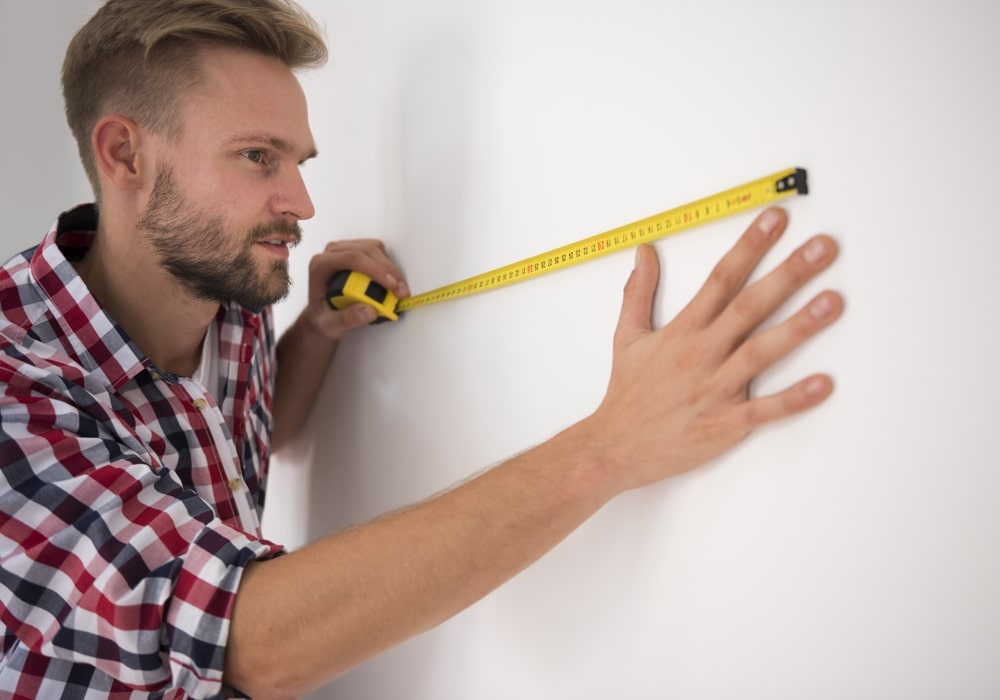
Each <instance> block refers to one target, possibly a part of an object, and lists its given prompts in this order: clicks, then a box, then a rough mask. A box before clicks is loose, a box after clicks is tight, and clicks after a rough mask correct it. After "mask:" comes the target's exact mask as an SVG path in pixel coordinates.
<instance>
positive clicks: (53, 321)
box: [0, 205, 280, 699]
mask: <svg viewBox="0 0 1000 700" xmlns="http://www.w3.org/2000/svg"><path fill="white" fill-rule="evenodd" d="M96 224H97V214H96V209H95V208H94V207H92V206H89V205H88V206H82V207H78V208H76V209H74V210H72V211H70V212H67V213H66V214H64V215H62V216H61V217H60V220H59V221H58V222H57V225H56V227H55V228H54V229H53V230H52V231H50V232H49V234H48V235H47V236H46V237H45V239H44V240H43V242H42V243H41V245H40V246H38V247H37V248H35V249H32V250H29V251H26V252H25V253H23V254H21V255H19V256H16V257H14V258H12V259H11V260H10V261H8V262H7V263H6V264H5V265H4V266H3V267H2V268H0V387H2V389H3V395H2V396H0V565H2V566H0V643H2V647H0V697H3V698H15V699H20V698H25V699H27V698H32V699H34V698H57V697H72V698H140V697H141V698H149V697H155V698H186V697H192V698H216V697H225V696H227V694H228V693H230V692H231V691H229V690H228V689H226V688H224V686H223V684H222V667H223V659H224V654H225V647H226V642H227V637H228V633H229V617H230V614H231V610H232V605H233V601H234V597H235V592H236V589H237V586H238V585H239V582H240V577H241V575H242V572H243V570H244V567H245V565H246V564H247V563H248V562H250V561H252V560H254V559H260V558H266V557H269V556H272V555H274V554H276V553H278V552H279V551H280V548H279V547H277V546H275V545H273V544H271V543H269V542H267V541H265V540H263V539H262V538H261V534H260V512H261V508H262V506H263V500H264V481H265V477H266V474H267V463H268V453H269V448H270V434H271V426H272V420H271V395H272V390H273V376H274V365H275V343H274V329H273V319H272V316H271V311H270V309H269V308H268V309H264V310H263V311H262V312H260V313H252V312H250V311H248V310H247V309H244V308H242V307H239V306H237V305H234V304H230V305H222V306H221V308H220V310H219V315H218V317H217V323H218V330H219V336H218V337H219V348H218V351H219V361H220V369H221V372H222V374H223V382H224V387H225V389H224V391H223V393H222V395H221V396H218V397H215V396H212V395H211V394H209V393H208V391H207V390H206V389H205V388H204V387H202V386H201V385H200V384H198V383H197V382H195V381H193V380H191V379H188V378H184V377H178V376H175V375H172V374H170V373H168V372H164V371H162V370H160V369H158V368H157V367H156V366H155V365H154V364H153V362H152V361H151V360H150V359H149V358H148V357H146V356H145V355H143V353H142V352H141V351H140V350H139V348H137V347H136V346H135V345H134V344H133V343H132V341H131V340H130V339H129V337H128V336H127V335H126V333H125V331H124V330H122V328H121V327H119V326H118V325H116V324H115V322H114V321H113V320H112V319H111V318H110V317H109V316H108V315H107V313H105V312H104V310H103V309H102V308H101V306H100V304H99V303H98V302H97V300H96V299H95V298H94V297H93V296H91V294H90V293H89V292H88V290H87V287H86V285H85V284H84V282H83V280H82V279H81V278H80V277H79V276H78V275H77V274H76V271H75V270H74V268H73V266H72V265H71V264H70V261H71V260H73V259H78V258H80V257H82V256H83V255H84V254H85V253H86V249H87V248H88V247H89V245H90V242H91V241H92V240H93V237H94V235H95V230H96V228H97V226H96Z"/></svg>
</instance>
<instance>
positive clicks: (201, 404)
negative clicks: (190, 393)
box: [194, 397, 208, 411]
mask: <svg viewBox="0 0 1000 700" xmlns="http://www.w3.org/2000/svg"><path fill="white" fill-rule="evenodd" d="M206 406H208V401H206V400H205V399H203V398H200V397H199V398H197V399H195V400H194V407H195V408H197V409H198V410H199V411H203V410H205V407H206Z"/></svg>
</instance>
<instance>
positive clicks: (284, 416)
mask: <svg viewBox="0 0 1000 700" xmlns="http://www.w3.org/2000/svg"><path fill="white" fill-rule="evenodd" d="M337 344H338V341H337V340H332V339H330V338H328V337H326V336H324V335H322V334H321V333H319V332H318V331H316V330H315V329H313V328H312V327H311V326H310V325H309V323H308V321H307V319H306V317H305V315H304V314H303V315H300V316H299V317H298V318H297V319H296V320H295V323H294V324H292V326H291V327H289V328H288V330H287V331H285V333H284V334H283V335H282V336H281V339H280V340H279V341H278V373H277V376H276V378H275V386H274V406H273V412H274V432H273V434H272V437H271V445H272V448H273V450H274V451H275V452H277V451H279V450H280V449H281V448H282V447H283V446H284V445H286V444H288V442H290V441H291V440H292V438H294V437H295V435H296V433H298V431H299V429H300V428H301V427H302V424H303V423H305V421H306V419H307V418H308V417H309V413H310V411H312V407H313V405H314V404H315V403H316V397H317V396H318V395H319V390H320V387H321V386H322V384H323V377H324V376H325V375H326V371H327V368H328V367H329V365H330V362H331V360H332V359H333V356H334V354H335V353H336V351H337Z"/></svg>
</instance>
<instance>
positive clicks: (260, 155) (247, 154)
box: [240, 149, 266, 165]
mask: <svg viewBox="0 0 1000 700" xmlns="http://www.w3.org/2000/svg"><path fill="white" fill-rule="evenodd" d="M240 155H242V156H243V157H244V158H246V159H247V160H249V161H250V162H251V163H257V164H258V165H260V164H263V163H264V161H265V160H266V157H265V155H264V151H258V150H256V149H250V150H249V151H243V152H242V153H241V154H240Z"/></svg>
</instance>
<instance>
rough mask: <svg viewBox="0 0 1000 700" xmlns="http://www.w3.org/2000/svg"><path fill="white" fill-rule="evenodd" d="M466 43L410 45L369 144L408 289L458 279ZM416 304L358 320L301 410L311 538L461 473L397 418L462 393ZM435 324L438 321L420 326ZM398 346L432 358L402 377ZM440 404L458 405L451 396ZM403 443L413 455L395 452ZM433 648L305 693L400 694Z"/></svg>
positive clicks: (424, 671) (468, 87)
mask: <svg viewBox="0 0 1000 700" xmlns="http://www.w3.org/2000/svg"><path fill="white" fill-rule="evenodd" d="M473 52H474V47H473V46H471V44H470V43H469V41H468V39H467V38H465V37H462V36H459V35H458V34H457V33H456V34H449V35H443V36H440V37H438V38H437V39H436V40H435V41H433V42H425V43H423V44H421V45H418V46H414V47H413V49H412V50H411V51H410V52H408V53H405V54H404V55H403V56H402V59H403V60H402V62H401V63H402V65H400V66H399V71H398V82H397V83H396V85H397V86H398V88H397V90H398V91H397V92H396V94H390V95H389V96H388V98H387V99H386V100H385V103H386V105H387V107H386V110H387V111H389V112H390V113H389V114H386V115H385V118H384V120H382V121H383V123H384V124H385V125H386V127H385V129H384V132H383V133H382V134H380V135H378V137H377V141H378V144H379V148H383V149H386V150H389V149H392V151H394V152H389V153H385V152H383V153H382V154H381V155H382V158H381V161H382V162H383V163H386V164H387V165H386V168H387V172H386V174H385V175H386V182H387V183H388V186H387V187H386V191H385V192H383V195H382V196H383V197H384V198H385V199H386V200H387V201H386V204H385V206H386V208H387V210H389V211H393V212H397V215H396V218H395V220H394V221H390V222H389V226H390V228H391V229H393V230H395V231H397V232H399V234H400V235H399V238H398V239H397V241H396V242H395V243H394V244H393V248H394V254H395V255H396V257H397V258H398V262H399V263H400V264H401V265H402V266H403V267H404V270H407V275H408V278H409V281H410V283H411V287H413V288H414V290H415V291H425V290H426V289H427V288H430V287H432V286H439V285H440V284H444V283H447V282H451V281H454V279H457V278H456V277H455V275H456V271H457V270H458V269H459V267H460V265H459V263H460V260H461V248H460V246H461V245H463V244H466V243H467V241H466V240H465V235H464V234H465V229H466V226H467V224H466V222H465V211H466V207H467V205H468V203H467V201H466V200H467V194H468V193H467V187H466V182H467V175H468V173H469V171H470V165H469V161H470V158H471V154H470V128H471V123H470V122H471V119H472V108H471V101H472V88H473V84H472V78H473V75H474V70H475V68H474V65H473V58H474V56H473ZM373 155H375V154H373ZM417 313H421V316H420V318H419V319H416V318H414V319H412V320H411V319H408V318H404V320H403V321H400V322H399V323H398V324H392V325H388V326H381V327H377V328H371V329H366V330H365V331H363V332H360V333H356V334H353V335H352V336H350V337H348V338H347V339H345V341H344V342H343V343H342V344H341V348H340V350H339V351H338V358H337V362H336V363H335V364H334V366H333V367H332V368H331V371H330V373H329V375H328V377H327V386H325V387H324V390H323V392H322V393H321V395H320V399H319V404H318V406H317V409H316V410H315V411H314V412H313V416H312V421H313V422H315V421H316V420H320V421H322V423H323V426H322V427H320V426H318V425H316V426H314V427H310V428H307V430H306V434H309V435H311V436H315V437H314V440H315V446H314V449H313V450H312V452H313V455H314V457H313V464H312V468H311V470H310V472H311V483H310V484H309V511H308V512H309V518H308V526H307V528H308V539H310V540H313V539H316V538H319V537H322V536H324V535H325V534H327V533H330V532H335V531H338V530H342V529H343V528H345V527H347V526H350V525H352V524H355V523H358V522H362V521H365V520H369V519H371V518H373V517H375V516H377V515H380V514H382V513H385V512H387V511H390V510H393V509H395V508H399V507H401V506H404V505H408V504H410V503H413V502H416V501H419V500H421V499H424V498H426V497H428V496H429V495H430V494H431V493H432V492H433V491H434V490H435V486H434V485H433V484H429V482H428V479H429V478H431V479H433V478H435V477H440V478H441V479H442V482H441V483H440V487H442V488H443V487H445V486H447V485H448V484H450V483H453V482H454V481H457V480H458V479H460V478H463V477H465V476H466V474H451V473H449V474H443V475H442V474H441V472H440V470H441V465H440V463H435V464H434V468H435V469H437V470H438V473H437V474H433V475H429V474H428V469H425V468H424V462H430V461H434V460H433V457H432V454H433V451H432V450H433V449H434V448H433V447H432V446H430V445H424V444H422V443H421V437H420V436H419V435H417V434H415V432H414V431H415V430H417V429H418V428H419V425H418V424H419V421H414V420H413V419H412V418H409V419H408V416H412V415H413V412H414V411H418V412H419V411H426V410H433V407H432V406H430V405H428V406H424V407H420V406H412V405H410V406H407V405H406V403H405V402H406V400H407V397H422V400H424V401H426V402H428V404H434V403H436V402H438V401H439V400H440V394H439V392H438V391H437V390H436V387H440V386H444V385H447V386H448V389H449V390H450V391H461V387H456V386H452V384H453V382H449V381H448V379H447V378H446V376H442V374H443V375H448V374H449V373H450V371H449V367H450V363H448V362H447V360H446V359H445V358H447V357H448V355H449V353H450V346H451V344H452V340H450V339H449V337H448V333H449V330H454V329H449V328H448V326H447V323H446V321H445V318H444V317H443V316H440V317H439V316H438V315H437V314H434V313H433V312H431V311H430V310H427V311H425V310H423V309H422V310H420V311H418V312H417ZM438 322H439V323H441V327H436V328H433V329H432V328H429V327H428V325H427V324H428V323H430V324H434V323H438ZM403 353H405V354H406V356H407V358H408V359H411V358H416V357H430V358H433V361H431V362H429V363H428V365H429V366H430V369H429V370H428V371H419V372H412V373H406V376H403V377H401V376H399V375H400V374H402V373H401V372H395V373H392V372H389V373H387V372H386V371H385V369H386V368H387V367H393V366H396V365H398V362H399V359H400V355H401V354H403ZM435 375H437V376H435ZM450 403H451V404H452V405H457V406H460V405H462V402H461V400H457V401H454V402H450ZM450 420H455V421H456V423H455V425H454V429H455V431H456V432H457V433H459V434H464V433H468V432H469V430H471V426H464V425H462V417H461V415H456V416H454V417H452V418H451V419H450ZM403 449H405V450H406V451H408V452H409V454H411V455H413V458H412V460H407V461H403V460H401V459H400V453H401V451H402V450H403ZM433 646H434V645H428V644H426V643H424V644H420V645H403V646H401V647H399V648H397V649H395V650H393V651H391V652H389V654H390V655H391V658H392V664H393V669H394V671H393V673H392V674H390V675H391V677H389V676H387V674H385V673H382V672H380V671H379V670H378V669H377V668H373V667H372V666H371V665H369V666H363V667H361V668H360V669H358V670H356V671H354V672H353V673H349V674H347V675H345V676H343V677H342V678H340V679H338V680H337V681H335V682H334V683H333V684H331V685H330V686H328V687H327V688H325V689H323V690H320V691H317V692H316V693H314V694H313V695H312V696H310V697H312V698H314V700H319V699H322V698H333V697H368V696H370V694H371V693H372V689H373V688H377V689H378V692H379V693H381V694H383V696H384V697H407V696H408V695H410V694H413V693H414V689H415V688H416V689H419V688H420V687H421V685H422V684H423V685H426V684H427V683H430V682H431V679H432V678H433V677H434V676H435V675H437V673H436V669H435V666H436V664H435V659H436V657H437V656H438V654H437V653H436V652H435V649H434V648H433ZM425 691H426V689H425ZM422 692H423V691H422ZM417 694H420V692H418V693H417Z"/></svg>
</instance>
